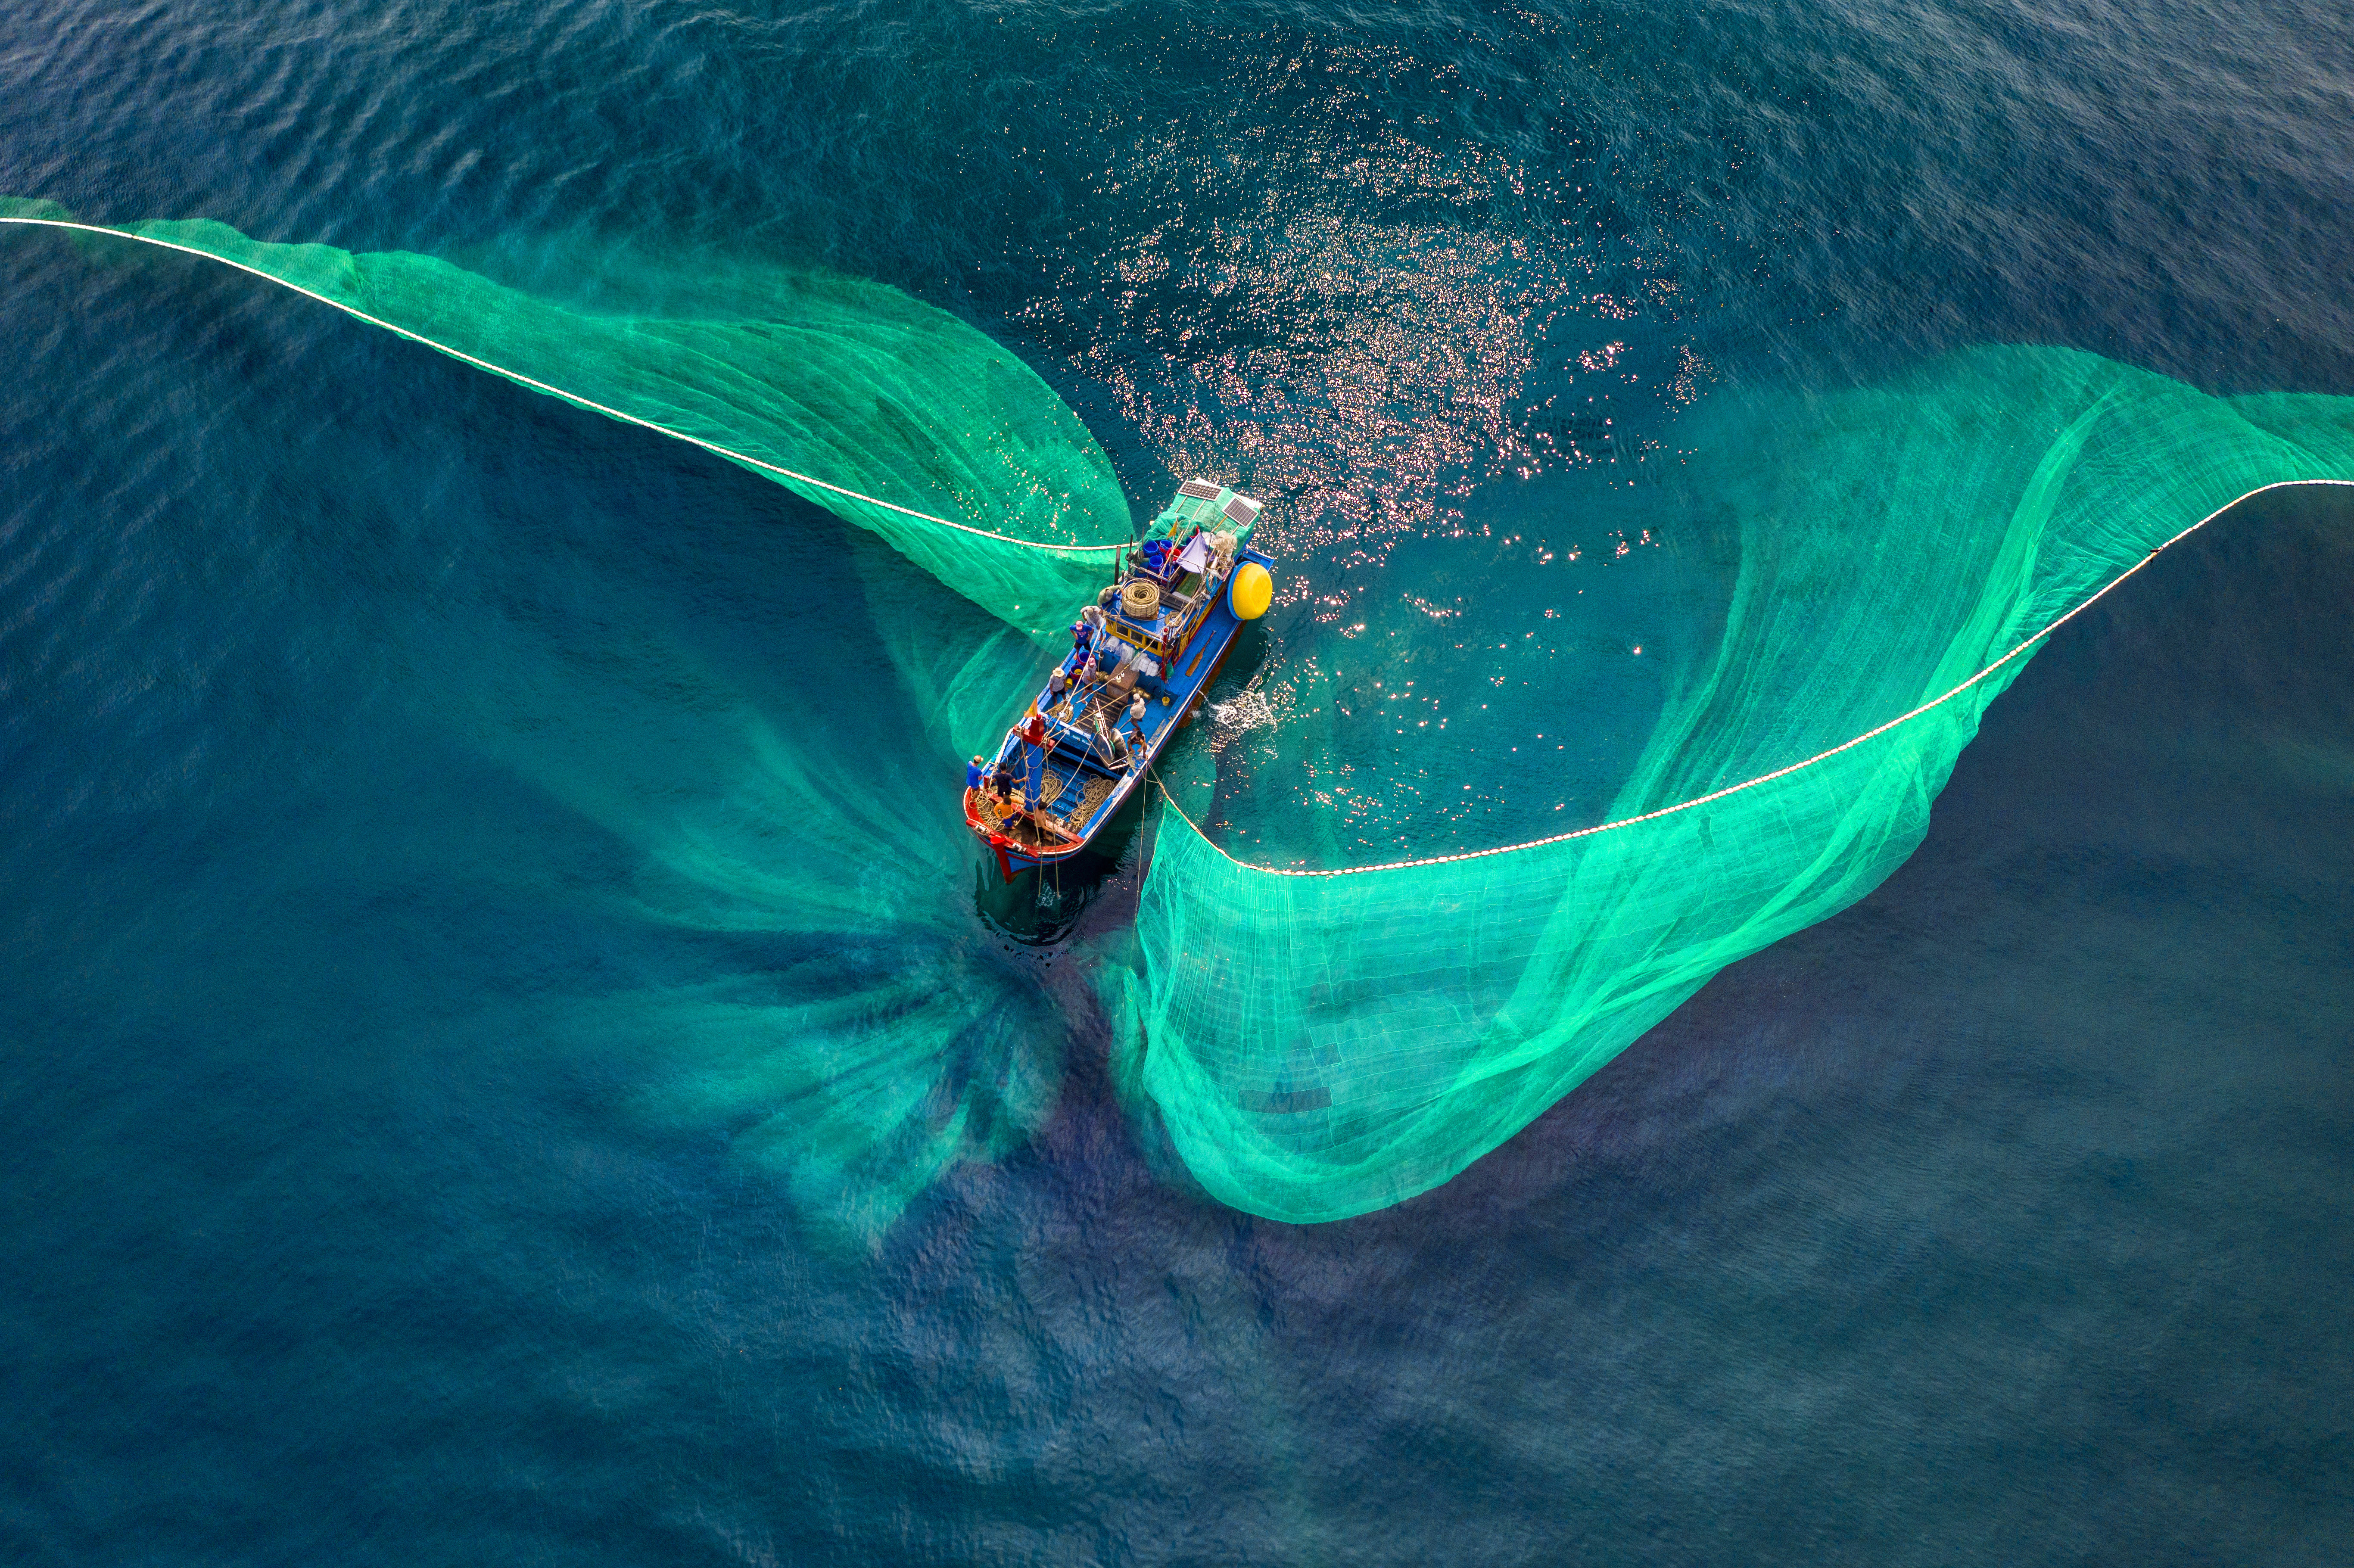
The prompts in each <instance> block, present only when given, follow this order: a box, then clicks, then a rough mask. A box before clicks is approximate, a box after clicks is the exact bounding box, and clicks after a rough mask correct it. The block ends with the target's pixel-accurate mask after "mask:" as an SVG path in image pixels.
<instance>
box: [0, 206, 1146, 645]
mask: <svg viewBox="0 0 2354 1568" xmlns="http://www.w3.org/2000/svg"><path fill="white" fill-rule="evenodd" d="M0 221H8V222H13V223H15V224H16V225H17V226H19V227H20V228H23V227H33V226H39V225H54V226H58V229H59V231H60V232H63V233H66V234H69V235H71V236H72V237H74V238H76V239H77V240H78V241H79V242H80V243H82V244H84V245H85V246H88V247H93V248H97V249H104V248H106V247H108V246H111V245H119V244H120V243H121V241H122V240H126V239H128V240H134V241H137V242H139V243H141V244H142V245H144V246H147V247H151V248H155V247H160V248H164V249H174V250H179V251H184V252H190V253H193V254H196V255H198V256H204V257H209V258H211V259H213V260H219V261H224V262H227V263H228V264H230V265H232V266H235V267H239V268H241V269H244V270H248V271H250V272H253V273H256V274H258V275H260V276H261V277H264V278H267V279H270V280H271V281H275V282H279V283H282V284H285V285H286V286H288V287H290V288H293V289H297V290H299V291H302V292H303V293H305V294H308V295H310V296H311V297H312V298H313V299H316V300H320V301H322V302H325V303H328V304H332V305H334V306H336V307H337V308H339V309H342V310H345V311H347V312H350V313H353V314H355V315H358V316H360V317H362V318H363V319H365V320H367V321H369V322H371V323H374V324H376V325H378V326H383V327H387V328H389V329H391V330H393V331H395V332H398V333H400V334H403V335H405V336H409V337H412V338H415V339H417V340H419V341H421V342H423V343H425V344H428V345H429V346H430V347H433V348H436V349H440V350H441V351H442V352H444V353H447V354H451V355H455V356H457V357H459V358H461V359H463V360H466V361H467V362H468V363H470V364H472V365H474V366H478V367H479V368H482V369H484V370H489V371H492V372H493V373H495V374H498V375H502V376H507V377H508V378H509V379H512V380H515V381H518V382H521V383H522V384H524V385H525V386H528V387H532V388H533V389H535V390H536V391H539V392H544V393H550V394H553V395H556V396H558V397H564V398H566V399H567V401H570V402H574V403H577V404H579V405H581V406H584V407H587V408H592V409H593V410H595V411H596V412H598V413H600V414H605V415H609V416H611V417H614V418H622V419H626V420H631V421H633V422H638V423H642V424H647V425H651V426H653V427H655V428H657V429H661V430H663V431H664V432H665V433H668V434H671V435H675V436H680V437H683V438H684V439H686V440H692V441H695V442H697V443H698V444H701V445H704V446H706V447H708V448H710V449H712V450H716V451H717V452H719V453H720V454H721V455H723V456H726V458H728V459H729V460H730V461H736V462H739V463H741V464H743V465H744V466H745V467H748V468H750V469H752V470H753V471H755V472H758V473H761V474H763V475H764V476H766V477H768V478H770V479H774V480H776V481H778V482H779V483H782V484H785V485H787V486H789V487H790V488H791V489H793V490H794V491H797V492H798V493H801V494H802V495H804V496H806V497H807V498H808V499H809V500H811V501H812V502H815V503H817V504H818V505H820V506H822V507H825V508H826V509H827V510H829V511H831V512H833V513H835V514H838V515H840V516H842V517H843V518H846V519H847V520H849V521H850V522H853V523H855V524H859V525H860V526H862V527H865V528H869V529H872V530H873V531H874V532H875V533H877V534H879V535H882V536H883V537H884V538H885V539H887V540H889V541H890V542H891V544H892V545H893V546H895V547H896V548H897V549H898V550H900V551H901V552H902V553H904V554H905V555H907V556H909V557H910V558H911V559H913V560H915V561H916V562H917V563H918V564H919V565H921V566H923V567H925V568H926V569H927V570H928V571H930V572H931V573H932V574H933V575H934V576H936V577H938V578H939V579H940V580H941V581H942V582H944V583H946V584H948V585H949V587H951V588H955V589H956V590H957V591H959V592H960V593H963V594H966V595H967V596H969V597H970V598H972V599H975V600H976V601H978V602H979V603H981V605H983V606H984V607H985V608H987V609H990V610H991V613H993V614H996V615H998V616H1000V617H1002V618H1005V619H1009V620H1014V621H1015V622H1016V623H1017V624H1020V625H1022V626H1023V628H1024V629H1025V630H1032V631H1034V632H1037V633H1039V634H1040V635H1042V636H1048V635H1052V634H1053V633H1054V632H1056V631H1058V630H1060V628H1061V626H1062V625H1063V624H1064V623H1065V622H1066V621H1067V620H1069V618H1070V615H1071V613H1072V611H1071V608H1070V607H1071V605H1072V604H1073V603H1074V602H1077V601H1080V600H1082V599H1084V598H1085V597H1086V596H1087V595H1089V594H1092V593H1093V591H1094V590H1095V588H1097V587H1098V586H1100V584H1101V583H1102V582H1103V581H1105V580H1108V577H1109V576H1110V564H1111V561H1112V557H1113V554H1114V552H1115V551H1116V550H1117V548H1118V547H1119V546H1120V545H1122V544H1125V543H1126V542H1127V541H1128V539H1129V536H1130V534H1131V525H1130V520H1129V507H1128V503H1127V500H1126V498H1125V497H1124V496H1123V495H1122V493H1121V492H1120V488H1119V481H1118V480H1117V479H1116V478H1115V477H1114V476H1113V474H1112V471H1111V463H1110V461H1109V460H1108V459H1107V458H1106V457H1105V456H1104V453H1103V449H1102V448H1101V447H1100V446H1098V445H1097V442H1096V440H1095V438H1094V437H1093V436H1091V435H1089V434H1088V433H1087V427H1086V426H1085V425H1083V424H1082V423H1080V421H1079V418H1078V416H1077V415H1076V414H1074V413H1072V412H1071V410H1070V408H1069V407H1068V406H1067V405H1066V404H1065V403H1064V402H1063V400H1062V399H1061V398H1059V397H1056V396H1055V393H1054V391H1053V389H1052V388H1050V387H1047V386H1046V384H1045V383H1044V381H1041V380H1040V379H1039V378H1038V376H1037V374H1036V373H1035V372H1034V371H1033V370H1031V369H1030V368H1029V366H1025V365H1023V363H1022V361H1021V360H1020V359H1019V358H1017V357H1016V356H1015V355H1013V354H1011V353H1009V352H1008V351H1007V350H1006V349H1005V348H1003V347H1002V345H1000V344H996V343H994V342H992V341H991V339H989V338H988V337H987V336H985V335H983V334H981V333H979V332H977V331H975V330H974V329H973V328H971V327H970V326H968V325H966V324H965V323H962V322H960V321H959V320H957V318H956V317H954V316H952V315H949V313H946V312H944V311H939V310H936V309H934V308H932V307H931V306H929V305H926V304H923V303H922V302H918V301H916V300H913V299H910V298H909V297H907V295H906V294H903V293H901V292H899V291H897V290H896V289H891V288H887V287H885V286H883V285H881V284H878V283H868V282H861V281H855V280H852V279H845V278H839V277H833V276H830V275H826V274H822V273H812V272H807V271H801V270H787V269H783V268H772V269H748V268H742V267H737V268H734V269H720V268H716V267H715V268H710V269H705V270H701V271H699V272H697V273H696V274H695V275H693V276H681V275H668V276H665V275H662V274H661V273H660V272H659V270H658V269H656V268H644V269H638V270H636V273H635V275H631V274H630V273H629V272H628V271H627V270H620V269H608V270H605V271H603V272H601V273H599V274H597V275H594V276H590V275H588V271H589V270H588V268H587V267H585V266H575V267H573V268H571V269H570V270H569V272H568V274H567V270H566V269H565V268H564V267H563V266H562V265H561V264H560V263H559V264H557V266H554V267H550V266H547V265H546V264H543V265H542V266H541V267H539V268H538V269H536V270H537V273H538V275H537V276H535V277H534V278H533V279H532V280H531V286H530V287H528V288H525V287H511V286H508V285H506V284H504V283H502V282H498V281H493V280H492V279H490V278H487V277H484V276H482V275H481V274H479V273H476V272H472V271H469V270H466V269H464V268H461V267H457V266H454V265H452V264H451V263H450V262H448V261H444V260H440V258H438V257H432V256H424V255H419V254H416V253H414V252H410V251H398V250H396V251H379V252H359V253H355V252H352V251H348V250H341V249H336V248H335V247H334V246H330V245H280V244H269V243H265V242H263V241H260V240H255V239H249V238H247V237H246V236H245V235H243V234H241V233H239V231H238V230H236V229H234V228H230V227H228V225H227V224H223V223H215V222H211V221H209V220H206V219H189V220H170V221H153V222H142V223H132V224H123V225H116V226H105V225H88V224H80V223H77V222H76V221H75V219H74V217H73V215H72V214H71V213H70V212H69V211H68V210H67V209H65V208H63V207H59V206H58V205H57V204H55V203H53V202H45V201H33V200H27V199H24V198H19V197H6V198H0Z"/></svg>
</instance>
